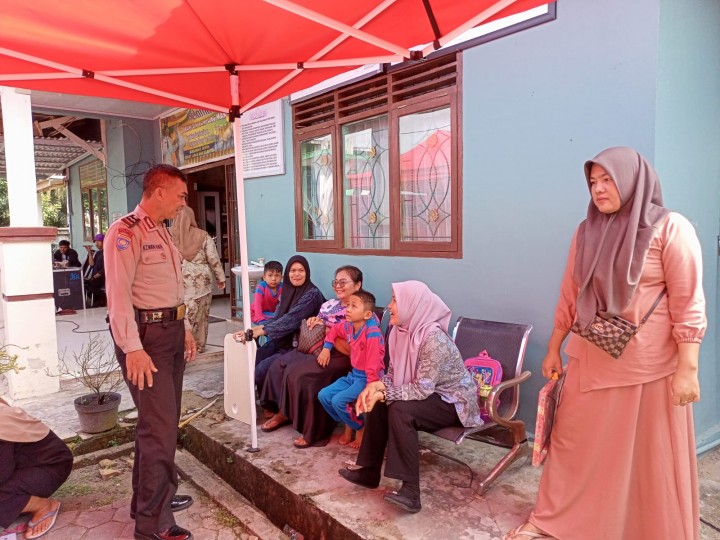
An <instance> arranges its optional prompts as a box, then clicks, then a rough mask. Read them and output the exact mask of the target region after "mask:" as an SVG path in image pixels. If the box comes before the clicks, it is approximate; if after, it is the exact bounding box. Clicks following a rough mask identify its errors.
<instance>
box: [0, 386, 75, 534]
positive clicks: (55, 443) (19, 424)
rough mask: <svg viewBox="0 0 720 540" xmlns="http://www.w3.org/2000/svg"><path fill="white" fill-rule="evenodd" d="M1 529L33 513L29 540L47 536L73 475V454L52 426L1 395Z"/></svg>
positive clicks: (28, 530)
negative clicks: (58, 495) (59, 491)
mask: <svg viewBox="0 0 720 540" xmlns="http://www.w3.org/2000/svg"><path fill="white" fill-rule="evenodd" d="M0 463H2V466H1V467H0V530H2V529H4V528H6V527H8V526H9V525H10V524H11V523H12V522H13V521H15V520H16V519H17V518H18V516H19V515H20V514H22V513H29V514H31V515H30V521H28V523H27V529H26V530H25V538H28V539H32V538H39V537H40V536H43V535H44V534H46V533H47V532H48V531H49V530H50V529H51V528H52V526H53V525H55V520H56V519H57V515H58V512H59V511H60V501H58V500H57V499H51V498H50V495H52V494H53V493H54V492H55V491H56V490H57V489H58V488H59V487H60V486H61V485H62V484H63V482H65V480H67V477H68V476H70V471H71V470H72V465H73V457H72V453H71V452H70V450H69V449H68V447H67V445H66V444H65V443H64V442H62V441H61V440H60V439H59V438H58V436H57V435H55V434H54V433H53V432H52V431H50V428H48V427H47V426H46V425H45V424H43V423H42V422H41V421H40V420H37V419H35V418H33V417H32V416H30V415H29V414H27V413H26V412H25V411H23V410H22V409H20V408H18V407H11V406H10V405H8V404H7V403H6V402H5V401H3V400H2V399H0Z"/></svg>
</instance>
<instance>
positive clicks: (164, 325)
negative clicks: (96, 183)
mask: <svg viewBox="0 0 720 540" xmlns="http://www.w3.org/2000/svg"><path fill="white" fill-rule="evenodd" d="M186 202H187V178H186V177H185V175H184V174H183V173H182V172H181V171H180V170H178V169H176V168H175V167H172V166H170V165H156V166H154V167H152V168H151V169H150V170H148V171H147V173H146V174H145V178H144V180H143V195H142V200H141V201H140V204H138V205H137V207H136V208H135V210H134V211H133V212H132V213H131V214H128V215H126V216H125V217H123V218H122V219H119V220H118V221H116V222H115V223H113V224H112V226H111V227H110V229H109V230H108V232H107V235H106V236H105V265H106V267H107V268H108V272H107V277H106V291H107V302H108V315H109V321H110V330H111V332H112V337H113V340H114V342H115V351H116V353H117V358H118V361H119V363H120V367H121V368H122V372H123V376H124V377H125V382H126V383H127V385H128V388H129V389H130V394H131V395H132V398H133V401H134V403H135V406H136V407H137V410H138V423H137V430H136V433H135V465H134V468H133V479H132V480H133V482H132V483H133V496H132V502H131V505H130V511H131V515H132V517H134V518H135V538H138V539H158V540H159V539H162V540H189V539H191V538H192V534H191V533H190V531H187V530H185V529H183V528H181V527H178V526H177V525H176V524H175V518H174V517H173V515H172V512H173V511H177V510H182V509H184V508H187V507H188V506H190V505H191V504H192V498H191V497H189V496H187V495H185V496H176V495H175V493H176V491H177V485H178V481H177V471H176V469H175V461H174V458H175V444H176V440H177V426H178V421H179V418H180V401H181V398H182V382H183V373H184V371H185V362H186V361H192V360H194V359H195V356H196V345H195V340H194V339H193V337H192V333H191V332H190V325H189V323H188V321H187V319H185V306H184V304H183V298H184V293H185V291H184V287H183V277H182V271H181V267H180V265H181V260H182V256H181V255H180V252H179V251H178V250H177V249H176V248H175V246H174V245H173V243H172V240H171V238H170V233H169V232H168V229H167V227H166V226H165V225H164V224H163V220H166V219H173V218H175V216H176V215H177V213H178V211H179V210H180V208H182V207H183V206H185V205H186Z"/></svg>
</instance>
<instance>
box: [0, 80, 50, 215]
mask: <svg viewBox="0 0 720 540" xmlns="http://www.w3.org/2000/svg"><path fill="white" fill-rule="evenodd" d="M0 105H2V114H3V130H4V135H5V162H6V163H7V183H8V201H9V206H10V226H11V227H38V226H42V214H40V213H39V212H38V207H37V189H36V187H35V186H36V183H37V180H36V177H35V143H34V141H33V123H32V110H31V106H30V91H29V90H18V89H16V88H9V87H7V86H0Z"/></svg>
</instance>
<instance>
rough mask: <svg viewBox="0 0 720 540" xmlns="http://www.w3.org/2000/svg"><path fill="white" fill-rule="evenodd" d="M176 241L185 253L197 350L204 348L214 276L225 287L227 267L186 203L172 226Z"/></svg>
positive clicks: (188, 300)
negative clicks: (224, 267)
mask: <svg viewBox="0 0 720 540" xmlns="http://www.w3.org/2000/svg"><path fill="white" fill-rule="evenodd" d="M170 235H171V236H172V239H173V243H174V244H175V246H176V247H177V248H178V250H179V251H180V253H181V254H182V257H183V261H182V273H183V284H184V285H185V305H186V306H187V318H188V320H189V321H190V326H191V329H192V334H193V337H194V338H195V343H197V352H198V353H202V352H204V351H205V343H206V342H207V335H208V323H209V318H210V304H211V302H212V285H213V276H215V281H216V282H217V286H218V289H220V290H223V289H224V288H225V270H224V269H223V265H222V262H220V256H219V255H218V252H217V248H216V247H215V241H214V240H213V239H212V238H211V237H210V235H209V234H208V233H207V232H206V231H204V230H203V229H200V228H199V227H198V226H197V222H196V221H195V214H194V213H193V210H192V208H190V207H189V206H184V207H182V208H181V209H180V211H179V212H178V215H177V218H175V219H174V220H173V224H172V227H170Z"/></svg>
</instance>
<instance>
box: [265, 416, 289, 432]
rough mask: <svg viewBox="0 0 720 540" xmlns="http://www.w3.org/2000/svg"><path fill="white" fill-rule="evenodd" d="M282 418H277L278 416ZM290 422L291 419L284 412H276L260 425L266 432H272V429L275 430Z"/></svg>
mask: <svg viewBox="0 0 720 540" xmlns="http://www.w3.org/2000/svg"><path fill="white" fill-rule="evenodd" d="M278 416H279V417H280V418H277V417H278ZM289 423H290V419H289V418H286V417H284V416H283V415H282V414H276V415H275V416H273V417H272V418H271V419H270V420H268V421H267V422H265V423H264V424H263V425H262V426H260V429H261V430H262V431H263V432H264V433H270V432H271V431H275V430H276V429H280V428H281V427H283V426H287V425H288V424H289Z"/></svg>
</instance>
